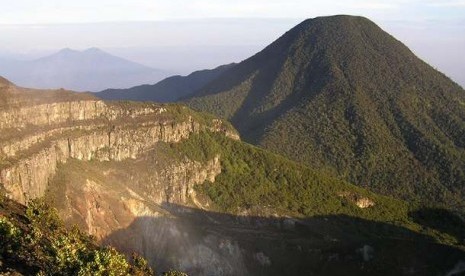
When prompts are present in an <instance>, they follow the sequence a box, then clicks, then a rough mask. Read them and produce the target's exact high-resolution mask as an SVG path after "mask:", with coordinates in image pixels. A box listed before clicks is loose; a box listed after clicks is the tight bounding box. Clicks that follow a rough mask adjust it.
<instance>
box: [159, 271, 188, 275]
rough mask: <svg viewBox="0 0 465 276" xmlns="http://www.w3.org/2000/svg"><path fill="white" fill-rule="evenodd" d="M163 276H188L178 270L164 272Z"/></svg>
mask: <svg viewBox="0 0 465 276" xmlns="http://www.w3.org/2000/svg"><path fill="white" fill-rule="evenodd" d="M162 276H188V275H187V274H186V273H184V272H180V271H176V270H170V271H168V272H164V273H163V274H162Z"/></svg>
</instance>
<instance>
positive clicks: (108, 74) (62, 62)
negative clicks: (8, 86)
mask: <svg viewBox="0 0 465 276" xmlns="http://www.w3.org/2000/svg"><path fill="white" fill-rule="evenodd" d="M0 75H3V76H5V77H6V78H8V79H10V80H11V81H12V82H14V83H16V84H18V85H21V86H25V87H34V88H44V89H46V88H66V89H71V90H76V91H100V90H103V89H106V88H110V87H113V88H128V87H131V86H134V85H137V84H141V83H155V82H157V81H159V80H161V79H163V78H165V77H167V76H168V75H169V73H167V72H164V71H161V70H158V69H153V68H150V67H147V66H144V65H141V64H138V63H135V62H132V61H129V60H125V59H123V58H120V57H116V56H113V55H111V54H108V53H106V52H104V51H102V50H100V49H97V48H90V49H87V50H84V51H76V50H72V49H63V50H60V51H59V52H57V53H55V54H52V55H50V56H46V57H43V58H39V59H36V60H30V61H9V60H0Z"/></svg>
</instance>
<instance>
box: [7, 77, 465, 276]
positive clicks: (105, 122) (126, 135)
mask: <svg viewBox="0 0 465 276" xmlns="http://www.w3.org/2000/svg"><path fill="white" fill-rule="evenodd" d="M0 83H1V85H2V86H1V88H0V93H1V94H2V95H3V96H5V97H2V99H5V100H4V103H3V105H2V107H1V109H0V110H1V112H3V113H2V114H4V115H2V117H1V118H2V119H1V120H2V121H3V122H2V124H1V126H2V128H1V132H0V134H1V136H0V137H1V139H0V143H1V147H0V148H1V149H2V151H1V154H2V155H1V163H0V172H1V177H2V178H1V180H0V182H1V183H2V185H0V192H1V193H2V194H3V193H5V194H6V195H7V196H8V197H10V198H12V199H14V200H16V201H19V202H30V201H29V200H30V199H32V198H37V197H41V196H44V197H45V200H46V201H47V202H49V203H50V204H52V205H53V206H54V207H56V208H57V209H58V212H59V214H60V216H61V218H62V219H63V220H64V221H65V225H72V224H74V223H76V224H77V225H78V226H79V228H80V229H81V230H83V231H86V232H87V233H90V234H92V235H94V236H95V237H96V239H97V240H98V241H99V243H101V244H109V245H112V246H115V247H116V248H117V249H119V250H121V251H123V252H125V253H126V254H127V255H128V257H129V256H130V255H131V253H132V252H133V251H136V252H138V253H140V254H141V255H143V256H145V257H146V258H147V259H148V261H149V263H150V264H151V265H152V266H153V267H154V268H155V269H156V270H157V271H164V270H167V269H169V268H175V269H180V270H183V271H186V272H188V273H189V274H192V275H283V274H284V275H286V274H290V275H295V274H299V273H300V274H305V275H306V274H313V273H316V274H324V275H340V274H341V273H347V272H350V273H351V274H354V273H357V274H361V275H370V274H371V275H372V274H389V273H392V272H393V271H394V273H395V274H407V273H408V272H411V271H415V272H418V273H419V274H422V275H428V274H431V275H437V274H446V273H447V272H448V271H451V270H452V269H454V267H455V266H460V264H461V262H463V261H464V260H465V253H464V248H463V247H464V245H463V240H464V238H465V236H464V235H463V231H462V229H463V227H464V226H465V225H464V221H463V218H462V217H460V216H458V215H456V214H455V213H452V212H450V211H448V210H443V209H425V208H424V207H422V206H419V205H415V204H410V203H407V202H404V201H402V200H397V199H393V198H389V197H385V196H380V195H377V194H375V193H372V192H369V191H367V190H365V189H363V188H360V187H357V186H354V185H352V184H349V183H347V182H345V181H342V180H340V179H337V178H334V177H333V176H331V174H329V173H326V172H324V171H319V170H315V169H311V168H309V167H307V166H305V165H302V164H299V163H296V162H293V161H290V160H288V159H286V158H284V157H281V156H279V155H276V154H273V153H270V152H268V151H266V150H263V149H260V148H256V147H254V146H251V145H249V144H246V143H243V142H241V141H240V140H239V139H238V138H239V137H238V135H237V133H236V131H235V130H234V129H233V128H232V127H231V126H230V125H229V124H228V123H227V122H224V121H222V120H220V119H217V118H214V117H212V116H210V115H208V114H202V113H197V112H193V111H191V110H190V109H188V108H186V107H183V106H180V105H162V104H154V103H150V104H148V103H147V104H141V103H132V102H114V103H106V102H103V101H100V100H97V99H95V98H93V97H92V96H90V95H85V94H75V93H72V92H69V91H68V92H67V91H30V90H27V89H22V88H18V87H16V86H14V85H13V84H11V83H9V82H8V81H6V80H1V82H0ZM431 213H433V214H436V216H430V215H429V214H431ZM431 218H434V219H431ZM451 222H453V223H451ZM2 235H3V234H2ZM2 237H3V236H2ZM2 240H3V239H2ZM59 252H61V251H59ZM64 252H67V251H64ZM2 257H3V256H2ZM309 260H311V261H310V262H309ZM0 268H1V264H0ZM2 270H3V268H2Z"/></svg>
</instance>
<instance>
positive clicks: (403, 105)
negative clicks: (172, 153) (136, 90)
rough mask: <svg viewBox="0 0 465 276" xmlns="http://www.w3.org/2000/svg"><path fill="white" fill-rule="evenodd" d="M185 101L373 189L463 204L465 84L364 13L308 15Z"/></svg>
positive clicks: (255, 139)
mask: <svg viewBox="0 0 465 276" xmlns="http://www.w3.org/2000/svg"><path fill="white" fill-rule="evenodd" d="M186 103H187V104H188V105H189V106H190V107H192V108H194V109H197V110H202V111H207V112H211V113H213V114H216V115H218V116H221V117H223V118H226V119H229V120H231V122H232V123H233V125H234V126H235V127H236V128H237V129H238V130H239V132H240V134H241V137H242V138H243V139H244V140H245V141H248V142H251V143H253V144H257V145H260V146H262V147H264V148H266V149H270V150H272V151H275V152H277V153H280V154H283V155H285V156H287V157H289V158H291V159H293V160H297V161H301V162H304V163H306V164H308V165H310V166H311V167H315V168H320V169H324V170H329V171H333V172H334V173H335V174H337V175H339V176H342V177H344V178H345V179H347V180H349V181H350V182H353V183H355V184H357V185H360V186H362V187H366V188H369V189H371V190H372V191H376V192H380V193H383V194H388V195H393V196H396V197H401V198H404V199H408V200H414V201H422V202H426V203H433V204H440V205H443V206H448V207H449V208H454V209H456V210H463V209H464V207H465V206H464V205H463V202H464V201H463V198H465V186H464V183H465V149H464V145H465V144H464V140H463V139H464V137H465V135H464V134H465V92H464V90H463V89H462V88H461V87H460V86H459V85H457V84H456V83H454V82H453V81H451V80H450V79H449V78H447V77H446V76H445V75H443V74H442V73H440V72H438V71H436V70H435V69H433V68H432V67H431V66H429V65H428V64H426V63H425V62H423V61H421V60H420V59H418V58H417V57H416V56H415V55H414V54H413V53H412V52H411V51H410V50H409V49H408V48H407V47H406V46H404V45H403V44H402V43H401V42H399V41H397V40H396V39H395V38H393V37H392V36H390V35H389V34H387V33H386V32H384V31H383V30H382V29H380V28H379V27H378V26H376V24H374V23H373V22H371V21H370V20H368V19H366V18H362V17H354V16H342V15H341V16H330V17H318V18H314V19H309V20H306V21H304V22H302V23H301V24H299V25H297V26H296V27H295V28H293V29H291V30H290V31H288V32H287V33H286V34H284V35H283V36H282V37H280V38H279V39H278V40H276V41H275V42H273V43H272V44H270V45H269V46H268V47H266V48H265V49H264V50H263V51H261V52H259V53H258V54H256V55H254V56H252V57H251V58H249V59H247V60H245V61H243V62H241V63H239V64H238V65H236V66H235V67H234V68H232V69H231V70H229V71H228V72H227V73H225V74H223V75H222V76H220V77H219V78H217V79H216V80H214V81H213V82H212V83H210V84H209V85H207V86H206V87H205V88H204V89H202V90H201V91H199V92H198V93H196V94H195V95H194V96H193V97H191V98H190V99H188V100H186Z"/></svg>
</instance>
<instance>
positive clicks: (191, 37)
mask: <svg viewBox="0 0 465 276" xmlns="http://www.w3.org/2000/svg"><path fill="white" fill-rule="evenodd" d="M0 3H1V4H2V5H1V7H2V8H1V9H0V58H1V57H15V58H18V57H20V58H32V57H38V56H41V55H45V54H48V53H51V52H54V51H56V50H58V49H60V48H64V47H69V48H74V49H85V48H89V47H99V48H102V49H104V50H106V51H108V52H110V53H113V54H116V55H120V56H123V57H125V58H128V59H132V60H135V61H137V62H140V63H144V64H146V65H149V66H152V67H158V68H161V69H167V70H171V71H173V72H179V73H183V74H186V73H188V72H190V71H192V70H198V69H204V68H209V67H210V68H211V67H214V66H217V65H221V64H223V63H227V62H232V61H236V62H237V61H241V60H242V59H245V58H247V57H248V56H250V55H252V54H253V53H255V52H257V51H259V50H261V49H262V48H263V47H264V46H266V45H267V44H269V43H271V42H272V41H273V40H275V39H276V38H278V37H279V36H280V35H281V34H282V33H284V32H285V31H287V30H288V29H290V28H292V27H293V26H294V25H296V24H298V23H299V22H301V21H302V20H304V19H306V18H312V17H316V16H323V15H334V14H352V15H362V16H365V17H368V18H369V19H371V20H373V21H374V22H375V23H377V24H378V25H380V26H381V27H382V28H383V29H384V30H386V31H388V32H389V33H391V34H392V35H394V36H395V37H397V38H398V39H399V40H401V41H402V42H404V43H405V44H406V45H407V46H408V47H410V48H411V49H412V50H413V51H414V52H415V53H416V54H417V55H418V56H420V58H422V59H424V60H426V61H427V62H429V63H430V64H431V65H433V66H435V67H437V68H438V69H439V70H440V71H443V72H445V73H446V74H447V75H449V76H451V77H452V78H453V79H454V80H456V81H458V82H459V83H461V84H462V86H465V74H464V73H463V72H465V54H463V49H465V0H443V1H433V0H410V1H409V0H391V1H368V0H336V1H329V0H325V1H313V0H234V1H231V0H227V1H226V0H216V1H212V0H163V1H160V0H79V1H69V0H61V1H59V0H0Z"/></svg>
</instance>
